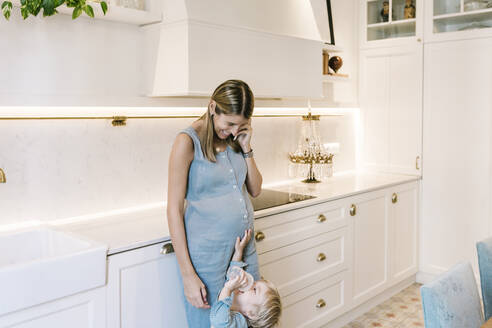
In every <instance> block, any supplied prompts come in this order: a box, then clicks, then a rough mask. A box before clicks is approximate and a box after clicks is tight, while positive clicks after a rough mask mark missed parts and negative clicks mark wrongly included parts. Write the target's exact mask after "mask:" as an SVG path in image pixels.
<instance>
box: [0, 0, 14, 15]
mask: <svg viewBox="0 0 492 328" xmlns="http://www.w3.org/2000/svg"><path fill="white" fill-rule="evenodd" d="M11 11H12V2H10V1H4V2H2V13H3V16H4V17H5V19H6V20H9V18H10V13H11Z"/></svg>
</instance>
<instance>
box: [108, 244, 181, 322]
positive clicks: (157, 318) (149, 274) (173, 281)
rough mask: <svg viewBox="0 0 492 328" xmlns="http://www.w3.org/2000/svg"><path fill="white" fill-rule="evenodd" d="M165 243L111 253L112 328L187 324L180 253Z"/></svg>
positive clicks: (109, 310)
mask: <svg viewBox="0 0 492 328" xmlns="http://www.w3.org/2000/svg"><path fill="white" fill-rule="evenodd" d="M161 247H162V244H157V245H152V246H147V247H143V248H140V249H136V250H132V251H128V252H124V253H120V254H116V255H112V256H110V257H109V271H108V274H109V277H108V298H107V301H108V326H107V327H108V328H116V327H118V328H133V327H148V328H152V327H156V328H174V327H183V328H185V327H187V324H186V318H185V312H184V303H183V297H184V296H183V292H182V287H181V283H180V278H179V269H178V267H177V262H176V256H175V255H174V253H172V254H166V255H162V254H160V249H161Z"/></svg>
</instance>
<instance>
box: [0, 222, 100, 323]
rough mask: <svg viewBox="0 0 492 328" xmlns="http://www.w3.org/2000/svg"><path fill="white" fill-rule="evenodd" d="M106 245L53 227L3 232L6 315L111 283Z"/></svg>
mask: <svg viewBox="0 0 492 328" xmlns="http://www.w3.org/2000/svg"><path fill="white" fill-rule="evenodd" d="M106 252H107V247H106V246H105V245H102V244H99V243H96V242H92V241H89V240H85V239H84V238H82V237H78V236H75V235H72V234H70V233H65V232H61V231H57V230H52V229H49V228H44V227H42V228H36V229H34V230H29V231H23V232H10V233H8V232H2V233H1V234H0V316H1V315H3V314H6V313H9V312H13V311H17V310H21V309H24V308H27V307H30V306H33V305H37V304H41V303H44V302H47V301H51V300H54V299H57V298H60V297H64V296H68V295H72V294H76V293H79V292H82V291H85V290H88V289H92V288H95V287H99V286H102V285H104V284H105V283H106Z"/></svg>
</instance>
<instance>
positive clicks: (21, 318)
mask: <svg viewBox="0 0 492 328" xmlns="http://www.w3.org/2000/svg"><path fill="white" fill-rule="evenodd" d="M0 327H2V328H7V327H8V328H67V327H70V328H104V327H106V287H100V288H96V289H93V290H90V291H87V292H83V293H79V294H76V295H72V296H68V297H64V298H61V299H58V300H56V301H51V302H48V303H44V304H41V305H37V306H33V307H31V308H28V309H25V310H22V311H16V312H13V313H11V314H7V315H5V316H2V317H0Z"/></svg>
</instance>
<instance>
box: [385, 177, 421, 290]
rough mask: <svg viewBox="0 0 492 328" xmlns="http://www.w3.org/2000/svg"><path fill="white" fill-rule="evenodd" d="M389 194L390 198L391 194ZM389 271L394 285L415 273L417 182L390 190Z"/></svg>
mask: <svg viewBox="0 0 492 328" xmlns="http://www.w3.org/2000/svg"><path fill="white" fill-rule="evenodd" d="M390 194H391V195H390ZM388 196H389V198H390V202H389V201H388V199H387V200H386V203H387V204H389V209H388V214H389V220H388V221H389V233H390V234H389V238H388V240H389V246H390V250H389V255H390V258H391V261H390V268H389V273H390V274H389V279H390V283H391V284H394V283H397V282H400V281H401V280H403V279H405V278H407V277H409V276H410V275H412V274H415V273H416V272H417V268H418V267H417V259H418V254H417V249H418V246H417V243H418V238H417V236H418V213H419V202H418V199H419V188H418V184H417V183H411V184H404V185H400V186H396V187H394V188H390V189H389V193H388V194H387V197H388Z"/></svg>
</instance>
